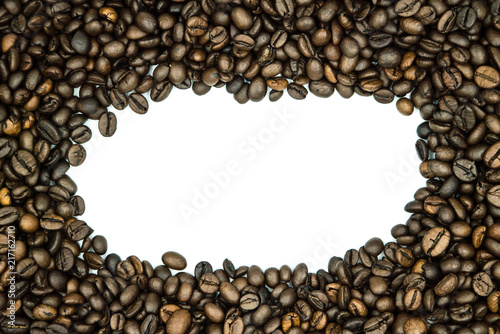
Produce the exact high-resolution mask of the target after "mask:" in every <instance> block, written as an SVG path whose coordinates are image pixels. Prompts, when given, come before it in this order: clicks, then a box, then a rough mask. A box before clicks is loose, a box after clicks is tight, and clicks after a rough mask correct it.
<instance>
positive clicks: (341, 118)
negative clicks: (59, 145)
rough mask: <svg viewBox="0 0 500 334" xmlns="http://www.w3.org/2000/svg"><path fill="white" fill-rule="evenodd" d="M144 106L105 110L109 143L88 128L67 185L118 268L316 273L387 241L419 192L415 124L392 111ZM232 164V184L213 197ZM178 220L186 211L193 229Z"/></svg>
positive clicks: (336, 100)
mask: <svg viewBox="0 0 500 334" xmlns="http://www.w3.org/2000/svg"><path fill="white" fill-rule="evenodd" d="M148 98H149V94H148ZM149 102H150V109H149V112H148V113H147V114H145V115H137V114H134V113H133V112H132V111H131V110H130V109H129V108H127V109H126V110H124V111H115V112H116V115H117V117H118V130H117V132H116V134H115V135H114V136H113V137H112V138H103V137H101V135H100V134H99V132H98V130H97V122H96V121H91V125H90V126H91V127H92V129H93V138H92V140H91V141H90V142H88V143H87V144H85V147H86V149H87V151H88V155H87V160H86V162H85V163H84V164H83V165H82V166H80V167H76V168H72V169H71V170H70V173H69V175H70V176H71V177H72V178H73V179H74V180H75V181H76V183H77V184H78V186H79V190H78V194H79V195H81V196H82V197H83V198H84V199H85V202H86V205H87V209H86V212H85V215H84V216H83V217H82V218H81V219H83V220H85V221H86V222H87V223H88V224H89V225H90V226H91V227H92V228H93V229H94V230H95V234H102V235H104V236H106V238H107V240H108V250H109V251H108V252H110V253H117V254H119V255H120V256H121V257H122V258H126V257H127V256H129V255H131V254H134V255H137V256H138V257H139V258H140V259H141V260H149V261H150V262H151V263H152V264H153V265H159V264H161V255H162V254H163V253H164V252H166V251H170V250H173V251H177V252H179V253H181V254H183V255H184V256H185V257H186V258H187V260H188V268H187V270H188V271H190V272H192V270H193V269H194V266H195V265H196V264H197V263H198V262H199V261H202V260H205V261H209V262H210V263H211V264H212V265H213V267H214V269H216V268H221V267H222V261H223V260H224V259H225V258H229V259H230V260H232V261H233V263H234V264H235V266H241V265H253V264H257V265H259V266H261V268H263V269H266V268H268V267H272V266H274V267H278V268H279V267H280V266H281V265H283V264H288V265H290V266H291V267H292V268H293V267H294V266H295V265H297V264H298V263H300V262H305V263H306V264H307V265H308V266H309V269H310V270H314V271H316V270H318V269H320V268H324V269H326V268H327V264H328V260H329V258H330V257H331V256H334V255H337V256H342V257H343V256H344V254H345V252H346V251H347V250H348V249H350V248H356V249H359V247H360V246H362V245H363V244H364V243H365V242H366V241H367V240H368V239H370V238H371V237H374V236H378V237H380V238H382V239H383V240H384V241H385V242H387V241H390V240H391V239H392V238H391V235H390V229H391V227H392V226H394V225H395V224H398V223H405V222H406V220H407V219H408V217H409V214H408V213H406V212H405V211H404V210H403V207H404V205H405V204H406V203H407V202H409V201H411V200H412V199H413V194H414V192H415V191H416V190H417V189H418V188H419V187H422V186H424V185H425V180H424V179H423V178H422V177H421V176H420V174H419V173H418V165H419V161H418V159H417V158H416V154H415V148H414V144H415V141H416V139H418V138H417V136H416V127H417V125H418V124H419V123H420V122H421V118H420V115H419V114H418V111H417V112H415V113H414V114H413V115H412V116H410V117H405V116H402V115H401V114H399V113H398V112H397V110H396V107H395V103H393V104H392V105H382V104H379V103H377V102H376V101H375V100H374V99H373V98H371V97H368V98H367V97H359V96H354V97H353V98H351V99H349V100H345V99H343V98H342V97H340V95H338V93H335V94H334V96H333V97H331V98H329V99H320V98H317V97H315V96H313V95H312V94H309V96H308V97H307V98H306V99H305V100H303V101H295V100H293V99H291V98H289V97H288V96H287V94H286V92H285V96H284V97H283V98H282V99H281V100H280V101H279V102H276V103H271V102H269V101H268V100H267V97H266V99H265V100H264V101H262V102H259V103H252V102H249V103H247V104H246V105H239V104H238V103H237V102H236V101H234V99H233V97H232V96H231V95H229V94H228V93H226V91H225V88H222V89H215V88H213V89H212V90H211V91H210V92H209V93H208V94H207V95H205V96H203V97H198V96H196V95H195V94H194V93H192V91H191V90H187V91H181V90H178V89H175V88H174V90H173V91H172V93H171V95H170V97H168V98H167V99H166V100H165V101H163V102H161V103H152V102H151V101H149ZM277 115H281V117H278V118H277ZM283 115H285V116H283ZM283 118H285V119H287V121H286V122H285V121H283V120H282V119H283ZM285 123H286V124H285ZM228 164H230V165H232V167H230V168H232V169H233V170H236V173H233V175H232V176H230V179H227V178H222V179H221V180H222V181H224V182H221V181H219V185H216V183H214V181H213V175H214V174H215V175H221V172H222V174H224V175H225V172H223V171H225V170H227V168H228V167H227V165H228ZM234 166H238V168H234ZM200 193H201V194H203V195H200ZM196 194H197V195H196ZM201 197H205V199H204V200H203V199H200V198H201ZM209 197H211V198H209ZM193 201H195V202H196V206H195V205H194V204H193ZM181 208H184V210H191V209H192V210H193V211H191V213H192V215H190V216H189V219H186V216H188V215H187V214H184V215H183V214H182V213H181ZM187 208H191V209H187ZM195 210H196V211H195ZM193 212H196V213H193Z"/></svg>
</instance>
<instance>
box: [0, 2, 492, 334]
mask: <svg viewBox="0 0 500 334" xmlns="http://www.w3.org/2000/svg"><path fill="white" fill-rule="evenodd" d="M499 30H500V0H495V1H485V0H464V1H459V0H399V1H389V0H372V1H365V0H351V1H348V0H342V1H341V0H315V1H313V0H234V1H230V0H198V1H197V0H193V1H182V0H180V1H179V0H174V1H169V0H67V1H57V0H43V1H42V0H3V1H2V2H1V3H0V38H1V57H0V102H1V104H0V129H1V130H0V131H1V133H0V162H1V170H0V205H1V208H0V291H1V292H2V293H0V311H1V312H2V313H1V321H0V331H1V332H2V333H35V334H39V333H48V334H55V333H58V334H65V333H100V334H106V333H125V334H129V333H141V334H162V333H167V334H183V333H190V334H196V333H213V334H215V333H225V334H243V333H245V334H250V333H265V334H270V333H273V334H280V333H286V334H301V333H307V332H310V333H320V332H325V333H330V334H354V333H367V334H382V333H394V334H404V333H406V334H413V333H433V334H434V333H435V334H437V333H461V334H486V333H487V334H492V333H500V322H499V319H500V314H499V308H500V306H499V298H500V290H499V289H498V285H499V282H500V262H499V261H498V260H499V257H500V222H499V217H500V108H499V106H500V104H499V103H500V91H499V90H498V89H497V88H498V86H499V84H500V73H499V68H500V49H499V46H500V31H499ZM152 66H155V67H154V70H152ZM151 70H152V72H151ZM150 73H151V74H150ZM174 86H175V87H176V88H177V89H189V88H192V90H193V92H194V93H196V94H198V95H203V94H206V93H208V92H209V91H210V89H211V88H212V87H217V88H221V87H223V86H225V87H226V90H227V91H228V92H229V93H230V94H233V96H234V98H235V99H236V101H238V102H239V103H246V102H248V101H255V102H256V101H260V100H262V99H264V98H265V97H266V96H269V99H270V100H271V101H277V100H279V99H280V98H281V97H282V95H283V94H284V92H285V91H286V92H287V93H288V94H289V95H290V96H291V97H292V98H295V99H303V98H305V97H306V96H307V95H308V93H309V92H310V93H312V94H314V95H317V96H319V97H329V96H331V95H332V94H334V92H335V91H336V92H337V93H338V94H340V95H341V96H342V97H344V98H349V97H351V96H352V95H353V94H354V93H356V94H358V95H362V96H371V95H373V96H374V98H375V100H376V101H378V102H380V103H390V102H392V101H393V100H394V99H395V98H396V97H397V98H398V101H397V104H396V105H397V109H398V110H399V111H400V112H401V113H402V114H404V115H409V114H411V113H412V112H413V110H414V108H416V109H417V110H419V111H420V114H421V116H422V118H423V120H424V121H423V123H421V125H420V126H419V127H418V128H417V133H418V135H419V137H420V138H421V139H419V140H418V141H417V143H416V149H417V153H418V155H419V157H420V159H421V160H422V163H421V165H420V173H421V174H422V175H423V176H424V177H425V178H427V179H428V181H427V183H426V186H425V187H423V188H420V189H418V190H417V191H416V192H415V196H414V200H413V201H411V202H409V203H408V204H407V205H406V207H405V210H406V211H408V212H409V213H410V214H411V215H410V218H409V219H408V221H407V222H406V223H405V224H398V225H396V226H394V227H393V228H392V235H393V237H394V240H393V241H391V242H388V243H385V244H384V243H383V242H382V240H380V239H379V238H373V239H370V240H369V241H368V242H367V243H366V244H365V245H363V246H362V247H360V248H359V249H351V250H349V251H348V252H347V253H346V254H345V256H344V258H341V257H333V258H332V259H331V260H330V261H329V263H328V267H327V268H326V269H325V270H323V269H322V270H319V271H317V272H316V273H310V272H309V271H308V268H307V266H306V265H305V264H299V265H297V266H296V267H295V268H294V269H293V270H292V269H291V268H290V267H289V266H287V265H284V266H282V267H281V268H280V269H277V268H269V269H267V270H262V269H261V268H259V267H258V266H255V265H252V266H249V267H247V266H240V267H237V268H235V267H234V265H233V264H232V262H231V261H229V260H226V261H224V263H223V268H222V269H216V270H214V268H213V267H212V265H211V264H210V263H208V262H201V263H199V264H198V265H196V268H195V271H194V273H187V272H183V270H184V269H185V268H186V260H185V258H184V257H183V256H182V255H180V254H178V253H175V252H167V253H165V254H163V256H162V261H163V263H164V265H160V266H157V267H155V268H153V266H152V265H151V264H150V263H149V262H148V261H141V260H140V259H138V258H137V257H136V256H133V255H132V256H129V257H127V258H126V259H122V258H120V257H119V256H118V255H117V254H108V251H107V243H106V239H105V238H104V237H103V236H93V235H92V234H93V230H92V229H91V227H90V226H89V225H87V224H86V223H85V222H84V221H82V220H79V219H77V218H76V217H78V216H80V215H81V214H83V212H84V210H85V204H84V201H83V199H82V198H81V197H80V196H78V195H76V192H77V186H76V184H75V182H74V181H73V180H72V179H71V178H70V177H69V176H68V175H67V174H66V172H67V171H68V170H69V168H70V167H71V166H78V165H81V164H82V163H83V162H84V160H85V156H86V152H85V148H84V146H82V144H84V143H85V142H87V141H88V140H89V139H90V138H91V136H92V133H91V130H90V129H89V128H88V127H87V126H86V125H85V124H86V122H87V121H88V120H89V119H90V120H98V122H99V132H100V133H101V134H102V135H103V136H105V137H109V136H112V135H113V134H114V133H115V131H116V126H117V117H116V116H115V114H114V113H112V112H110V111H108V107H110V106H113V107H114V108H116V109H118V110H123V109H124V108H126V107H127V106H129V107H130V108H131V109H132V110H133V111H135V112H137V113H139V114H144V113H146V112H147V110H148V101H147V99H146V98H145V97H144V96H143V94H147V93H148V92H149V96H150V98H151V100H152V101H154V102H160V101H163V100H165V99H166V98H167V97H168V96H169V94H170V93H171V91H172V90H173V87H174ZM306 87H308V88H306ZM77 88H78V89H79V90H78V92H77V90H76V89H77ZM268 91H269V94H268ZM406 96H409V97H406ZM378 214H379V213H378ZM379 217H381V216H379ZM380 219H383V218H380ZM13 239H15V244H14V243H13V242H12V240H13ZM14 246H15V248H14Z"/></svg>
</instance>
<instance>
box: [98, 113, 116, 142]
mask: <svg viewBox="0 0 500 334" xmlns="http://www.w3.org/2000/svg"><path fill="white" fill-rule="evenodd" d="M116 123H117V119H116V115H115V114H113V113H112V112H106V113H104V114H102V116H101V117H100V118H99V132H100V133H101V135H102V136H103V137H111V136H112V135H114V134H115V132H116Z"/></svg>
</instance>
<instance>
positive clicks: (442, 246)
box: [422, 227, 450, 257]
mask: <svg viewBox="0 0 500 334" xmlns="http://www.w3.org/2000/svg"><path fill="white" fill-rule="evenodd" d="M449 243H450V232H449V231H448V230H447V229H445V228H442V227H434V228H433V229H431V230H429V231H428V232H427V233H426V234H425V236H424V238H423V239H422V249H423V251H424V252H425V254H427V255H428V256H433V257H434V256H440V255H441V254H443V252H444V251H445V250H446V248H448V245H449Z"/></svg>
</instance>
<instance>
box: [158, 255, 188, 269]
mask: <svg viewBox="0 0 500 334" xmlns="http://www.w3.org/2000/svg"><path fill="white" fill-rule="evenodd" d="M161 260H162V262H163V264H165V266H167V267H168V268H171V269H174V270H184V269H185V268H186V266H187V262H186V259H185V258H184V257H183V256H182V255H181V254H179V253H176V252H166V253H164V254H163V255H162V257H161Z"/></svg>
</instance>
